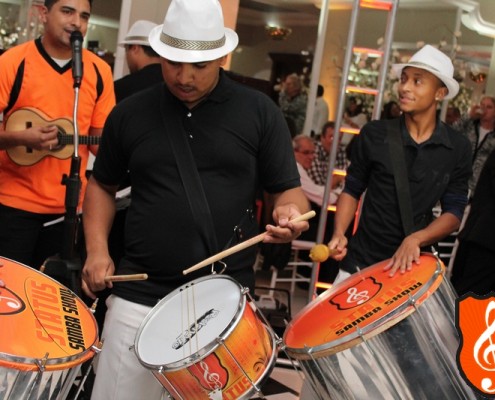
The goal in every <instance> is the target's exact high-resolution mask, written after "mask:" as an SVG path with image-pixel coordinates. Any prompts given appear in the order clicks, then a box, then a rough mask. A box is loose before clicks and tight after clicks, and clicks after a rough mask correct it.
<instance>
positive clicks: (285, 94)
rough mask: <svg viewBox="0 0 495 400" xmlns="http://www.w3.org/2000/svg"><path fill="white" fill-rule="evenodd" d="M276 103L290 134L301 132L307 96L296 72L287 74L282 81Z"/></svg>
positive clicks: (294, 134)
mask: <svg viewBox="0 0 495 400" xmlns="http://www.w3.org/2000/svg"><path fill="white" fill-rule="evenodd" d="M278 104H279V106H280V109H281V110H282V113H283V114H284V116H285V119H286V121H287V124H288V126H289V129H290V132H291V136H292V137H294V136H296V135H299V134H300V133H302V131H303V128H304V121H305V119H306V108H307V105H308V96H307V95H306V93H305V92H304V91H303V85H302V82H301V79H300V78H299V76H297V74H290V75H287V76H286V77H285V79H284V81H283V83H282V90H280V93H279V98H278Z"/></svg>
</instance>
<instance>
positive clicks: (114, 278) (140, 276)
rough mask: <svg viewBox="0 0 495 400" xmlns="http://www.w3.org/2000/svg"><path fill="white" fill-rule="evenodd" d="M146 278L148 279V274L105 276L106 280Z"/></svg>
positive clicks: (118, 280) (142, 279) (139, 279)
mask: <svg viewBox="0 0 495 400" xmlns="http://www.w3.org/2000/svg"><path fill="white" fill-rule="evenodd" d="M146 279H148V274H132V275H108V276H105V282H126V281H144V280H146Z"/></svg>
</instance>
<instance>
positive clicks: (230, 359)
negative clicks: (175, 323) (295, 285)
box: [135, 275, 277, 400]
mask: <svg viewBox="0 0 495 400" xmlns="http://www.w3.org/2000/svg"><path fill="white" fill-rule="evenodd" d="M217 283H218V284H220V286H219V289H220V288H221V287H223V291H224V292H225V290H236V291H238V297H237V299H238V304H237V310H236V312H235V315H233V316H232V320H231V321H230V322H229V323H228V324H227V325H226V326H224V327H222V329H221V332H219V334H218V336H217V337H215V338H213V339H212V340H211V341H210V342H209V343H208V344H206V345H205V346H203V347H201V348H200V349H196V351H195V352H193V353H192V354H189V355H187V356H186V357H184V358H183V359H181V360H176V361H174V362H170V363H164V364H161V365H153V364H150V363H149V362H146V361H145V360H143V357H142V355H141V354H140V351H141V350H140V349H141V348H142V345H143V343H142V342H143V341H144V340H146V339H145V337H146V335H147V334H146V333H145V329H146V328H147V324H149V323H153V322H152V319H153V315H154V314H157V313H166V311H167V309H166V307H167V306H168V304H167V303H168V302H170V300H171V299H173V297H175V296H176V295H177V293H180V292H182V291H183V289H184V288H183V287H182V288H179V289H178V290H176V291H174V292H173V293H171V294H170V295H169V296H167V297H166V298H164V299H163V300H162V301H161V302H160V303H159V304H158V305H157V306H155V307H154V308H153V310H152V311H151V312H150V314H149V315H148V317H147V318H146V319H145V321H144V322H143V324H142V326H141V327H140V329H139V331H138V334H137V337H136V345H135V351H136V355H137V357H138V359H139V360H140V362H141V363H142V364H143V366H145V367H146V368H148V369H150V370H151V372H152V373H153V375H154V376H155V377H156V378H157V380H158V381H159V382H160V384H161V385H162V386H163V387H164V388H165V389H167V391H168V392H169V393H170V395H171V396H173V398H175V399H187V400H196V399H198V400H199V399H206V398H209V397H208V396H209V393H210V392H211V391H212V390H213V387H214V386H215V385H217V386H219V387H220V389H221V391H222V395H223V398H224V399H248V398H250V396H251V395H252V394H253V393H254V392H256V391H258V390H259V389H260V385H261V384H262V383H263V382H264V380H265V379H266V378H267V377H268V375H269V373H270V372H271V370H272V368H273V365H274V361H275V357H276V354H277V348H276V342H275V337H274V335H273V332H272V331H271V329H269V328H267V326H266V325H265V324H264V323H263V322H262V321H261V320H260V319H259V318H258V316H257V309H256V306H255V305H254V302H252V301H248V300H247V299H246V296H245V295H244V294H242V293H241V291H242V288H241V287H240V286H239V285H238V283H237V282H235V281H234V280H233V279H231V278H229V277H226V276H215V275H214V276H212V277H206V278H199V279H197V280H195V281H192V282H191V283H189V284H187V285H185V286H190V285H191V284H192V285H193V286H194V287H195V288H196V290H197V289H198V288H201V286H202V285H204V284H208V285H212V284H213V286H215V284H217ZM225 284H226V286H225ZM218 292H220V293H221V292H222V290H219V291H218ZM213 294H216V295H218V293H212V295H213ZM227 299H230V298H229V297H227ZM227 299H226V301H229V300H227ZM230 300H231V299H230ZM200 302H201V303H202V304H204V303H206V304H209V306H208V308H209V307H210V306H211V307H213V308H217V309H221V306H220V307H217V306H218V304H215V300H212V299H210V301H209V299H208V297H205V298H201V300H200ZM199 314H201V312H200V313H199ZM150 321H151V322H150ZM150 329H151V328H150ZM198 334H201V331H199V332H198ZM159 341H160V340H158V342H159ZM163 345H164V346H166V345H167V344H166V343H165V341H164V344H163ZM144 358H146V357H144ZM219 376H220V378H219ZM209 385H211V387H210V386H209Z"/></svg>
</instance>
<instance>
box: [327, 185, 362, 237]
mask: <svg viewBox="0 0 495 400" xmlns="http://www.w3.org/2000/svg"><path fill="white" fill-rule="evenodd" d="M358 204H359V201H358V200H357V199H356V198H354V197H352V196H351V195H350V194H348V193H345V192H343V193H341V194H340V196H339V200H338V201H337V212H336V213H335V219H334V229H333V236H343V235H345V232H346V231H347V229H348V228H349V225H350V224H351V222H352V221H353V220H354V216H355V214H356V210H357V207H358Z"/></svg>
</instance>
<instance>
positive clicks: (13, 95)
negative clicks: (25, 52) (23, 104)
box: [3, 60, 26, 115]
mask: <svg viewBox="0 0 495 400" xmlns="http://www.w3.org/2000/svg"><path fill="white" fill-rule="evenodd" d="M25 61H26V60H22V61H21V63H20V64H19V67H18V68H17V72H16V74H15V80H14V84H13V85H12V90H11V91H10V98H9V103H8V104H7V107H5V110H3V115H7V114H8V113H9V111H10V110H11V109H12V107H14V104H15V102H16V101H17V98H18V97H19V93H20V92H21V86H22V79H23V78H24V64H25Z"/></svg>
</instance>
